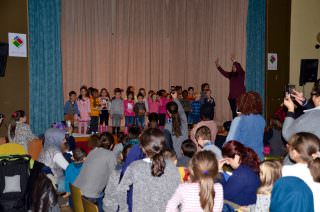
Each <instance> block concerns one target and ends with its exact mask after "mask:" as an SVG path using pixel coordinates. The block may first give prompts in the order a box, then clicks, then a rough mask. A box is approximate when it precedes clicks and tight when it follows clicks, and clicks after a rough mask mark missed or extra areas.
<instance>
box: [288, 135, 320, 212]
mask: <svg viewBox="0 0 320 212" xmlns="http://www.w3.org/2000/svg"><path fill="white" fill-rule="evenodd" d="M288 146H289V155H290V158H291V159H292V160H294V161H295V162H296V164H294V165H285V166H283V168H282V175H283V176H293V177H298V178H300V179H301V180H303V181H304V182H305V183H306V184H307V185H308V186H309V187H310V189H311V191H312V193H313V200H314V201H313V202H314V211H315V212H319V211H320V189H319V184H318V183H316V182H315V180H314V176H312V174H313V175H317V174H316V173H318V178H317V177H316V176H315V177H316V178H315V179H317V182H319V177H320V174H319V172H318V171H319V170H316V169H314V168H315V167H316V166H315V164H316V163H317V162H318V160H317V158H319V157H320V153H319V152H320V140H319V138H318V137H317V136H316V135H314V134H312V133H307V132H301V133H297V134H295V135H293V136H292V137H291V139H290V140H289V142H288Z"/></svg>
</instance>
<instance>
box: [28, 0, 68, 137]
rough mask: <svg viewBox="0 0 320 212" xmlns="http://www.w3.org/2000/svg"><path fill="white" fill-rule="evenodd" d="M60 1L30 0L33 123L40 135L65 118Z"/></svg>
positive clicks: (31, 113)
mask: <svg viewBox="0 0 320 212" xmlns="http://www.w3.org/2000/svg"><path fill="white" fill-rule="evenodd" d="M60 9H61V2H60V0H46V1H39V0H28V17H29V23H28V24H29V40H30V42H29V43H30V45H29V58H30V124H31V128H32V130H33V132H34V133H36V134H41V133H44V131H45V130H46V129H47V128H48V127H50V124H52V123H53V122H55V121H60V120H62V118H63V92H62V69H61V49H60V15H61V13H60Z"/></svg>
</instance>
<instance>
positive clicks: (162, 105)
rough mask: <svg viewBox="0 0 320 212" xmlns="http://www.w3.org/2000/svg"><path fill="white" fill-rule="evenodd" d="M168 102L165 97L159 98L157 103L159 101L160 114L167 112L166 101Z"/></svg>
mask: <svg viewBox="0 0 320 212" xmlns="http://www.w3.org/2000/svg"><path fill="white" fill-rule="evenodd" d="M168 102H169V100H168V99H167V98H166V97H160V99H159V103H160V105H159V106H160V107H159V113H161V114H167V108H166V107H167V103H168Z"/></svg>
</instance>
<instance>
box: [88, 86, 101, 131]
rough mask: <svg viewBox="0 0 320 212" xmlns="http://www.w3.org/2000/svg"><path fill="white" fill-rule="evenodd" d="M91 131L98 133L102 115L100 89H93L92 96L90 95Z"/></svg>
mask: <svg viewBox="0 0 320 212" xmlns="http://www.w3.org/2000/svg"><path fill="white" fill-rule="evenodd" d="M90 108H91V110H90V116H91V119H90V132H91V133H97V132H98V125H99V116H100V99H99V91H98V89H95V88H94V89H93V90H92V96H91V97H90Z"/></svg>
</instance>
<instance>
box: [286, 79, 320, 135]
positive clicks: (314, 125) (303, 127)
mask: <svg viewBox="0 0 320 212" xmlns="http://www.w3.org/2000/svg"><path fill="white" fill-rule="evenodd" d="M311 99H312V102H313V104H314V106H315V107H314V108H312V109H309V110H305V111H304V114H303V115H301V116H300V117H299V118H297V119H295V118H294V117H295V114H294V111H295V105H294V103H293V101H292V98H291V96H290V94H287V95H286V97H285V99H284V102H283V103H284V105H285V106H286V107H287V108H288V114H287V117H286V119H285V121H284V123H283V128H282V135H283V137H284V138H285V139H286V140H287V141H288V140H289V139H290V137H291V136H292V135H293V134H295V133H297V132H310V133H313V134H315V135H317V136H318V137H320V118H319V117H320V82H319V83H316V84H315V86H314V87H313V89H312V91H311Z"/></svg>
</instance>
